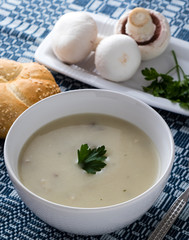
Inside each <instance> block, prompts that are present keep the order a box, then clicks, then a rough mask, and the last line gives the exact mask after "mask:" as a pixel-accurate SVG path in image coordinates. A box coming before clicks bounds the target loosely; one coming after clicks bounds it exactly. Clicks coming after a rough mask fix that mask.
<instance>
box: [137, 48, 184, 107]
mask: <svg viewBox="0 0 189 240" xmlns="http://www.w3.org/2000/svg"><path fill="white" fill-rule="evenodd" d="M172 55H173V58H174V62H175V66H174V67H173V68H171V69H170V70H169V71H168V72H167V73H165V74H163V73H158V72H157V71H156V70H155V69H154V68H145V69H143V70H142V74H143V75H144V76H145V79H146V80H147V81H152V82H151V84H150V85H149V86H147V87H143V90H144V91H145V92H148V93H150V94H153V95H154V96H156V97H163V98H167V99H169V100H171V101H172V102H175V103H179V105H180V107H182V108H185V109H189V75H186V74H185V72H184V71H183V69H182V67H181V66H180V65H179V63H178V60H177V57H176V54H175V52H174V51H172ZM175 70H176V73H177V78H178V79H177V80H175V79H174V78H173V77H172V76H171V75H170V73H171V72H173V71H175Z"/></svg>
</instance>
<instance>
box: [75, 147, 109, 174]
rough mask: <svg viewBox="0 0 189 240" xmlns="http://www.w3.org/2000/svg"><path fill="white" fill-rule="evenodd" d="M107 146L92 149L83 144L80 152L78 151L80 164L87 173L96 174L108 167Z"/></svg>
mask: <svg viewBox="0 0 189 240" xmlns="http://www.w3.org/2000/svg"><path fill="white" fill-rule="evenodd" d="M105 153H106V150H105V146H104V145H103V146H101V147H98V148H93V149H91V148H90V147H89V146H88V144H83V145H81V147H80V150H79V149H78V150H77V155H78V164H79V166H80V167H81V168H82V169H84V170H85V171H86V172H87V173H91V174H96V172H98V171H101V169H102V168H104V167H105V166H106V163H105V162H104V161H105V159H106V158H107V157H106V156H105Z"/></svg>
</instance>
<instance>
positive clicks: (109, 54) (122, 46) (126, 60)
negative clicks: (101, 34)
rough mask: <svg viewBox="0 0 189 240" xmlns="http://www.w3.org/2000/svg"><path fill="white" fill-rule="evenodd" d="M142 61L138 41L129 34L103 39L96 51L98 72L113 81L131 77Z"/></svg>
mask: <svg viewBox="0 0 189 240" xmlns="http://www.w3.org/2000/svg"><path fill="white" fill-rule="evenodd" d="M140 63H141V54H140V50H139V48H138V45H137V43H136V42H135V41H134V40H133V39H132V38H131V37H129V36H126V35H122V34H114V35H111V36H109V37H106V38H104V39H103V40H101V42H100V43H99V45H98V46H97V48H96V52H95V66H96V69H97V71H98V73H99V74H100V75H101V76H102V77H103V78H106V79H108V80H111V81H115V82H122V81H125V80H128V79H130V78H131V77H132V76H133V75H134V74H135V72H136V71H137V69H138V67H139V65H140Z"/></svg>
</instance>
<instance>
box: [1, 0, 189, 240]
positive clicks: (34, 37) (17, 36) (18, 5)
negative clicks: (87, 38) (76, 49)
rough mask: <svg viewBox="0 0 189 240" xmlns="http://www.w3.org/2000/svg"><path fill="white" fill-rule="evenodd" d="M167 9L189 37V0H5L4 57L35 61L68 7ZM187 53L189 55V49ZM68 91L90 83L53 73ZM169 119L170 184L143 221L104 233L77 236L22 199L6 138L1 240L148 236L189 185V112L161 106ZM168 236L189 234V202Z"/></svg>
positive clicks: (176, 32) (115, 13)
mask: <svg viewBox="0 0 189 240" xmlns="http://www.w3.org/2000/svg"><path fill="white" fill-rule="evenodd" d="M139 6H140V7H145V8H151V9H154V10H156V11H159V12H161V13H163V14H164V15H165V16H166V17H167V19H168V21H169V23H170V26H171V33H172V36H174V37H177V38H180V39H183V40H185V41H189V1H188V0H164V1H163V0H151V1H150V0H143V1H139V0H133V1H132V0H126V1H124V0H117V1H116V0H104V1H103V0H0V57H1V58H8V59H13V60H17V61H20V62H30V61H34V53H35V51H36V49H37V47H38V46H39V44H40V43H41V41H42V40H43V39H44V38H45V37H46V36H47V34H48V33H49V32H50V31H51V30H52V27H53V25H54V24H55V22H56V21H57V19H58V18H59V17H60V16H61V15H62V14H64V13H66V12H68V11H88V12H93V13H98V14H104V15H107V16H109V17H111V18H114V19H118V18H119V17H120V16H121V14H122V13H123V12H124V11H125V10H127V9H132V8H134V7H139ZM186 54H189V52H188V53H186ZM53 75H54V76H55V79H56V81H57V83H58V84H59V85H60V87H61V89H62V91H68V90H71V89H80V88H90V87H91V86H88V85H86V84H84V83H81V82H79V81H76V80H74V79H71V78H69V77H67V76H64V75H61V74H58V73H55V72H53ZM156 111H157V112H159V114H160V115H161V116H162V117H163V118H164V119H165V121H166V122H167V123H168V125H169V127H170V129H171V131H172V134H173V137H174V141H175V149H176V154H175V161H174V166H173V169H172V172H171V175H170V177H169V180H168V183H167V185H166V187H165V189H164V191H163V192H162V193H161V195H160V197H159V198H158V200H157V201H156V202H155V204H154V205H153V206H152V207H151V208H150V209H149V211H148V212H147V213H146V214H144V215H143V216H142V217H141V218H140V219H139V220H137V221H136V222H134V223H133V224H131V225H130V226H127V227H125V228H123V229H121V230H119V231H116V232H113V233H111V234H106V235H103V236H87V237H84V236H77V235H73V234H69V233H66V232H60V231H58V230H56V229H55V228H52V227H50V226H49V225H47V224H46V223H44V222H43V221H41V220H40V219H39V218H37V217H36V216H35V215H34V214H33V213H32V212H31V211H30V210H29V209H28V208H27V207H26V206H25V204H24V203H23V202H22V201H21V199H20V197H19V196H18V195H17V192H16V191H15V189H14V187H13V185H12V183H11V181H10V179H9V176H8V174H7V171H6V168H5V164H4V157H3V147H4V141H3V140H0V240H5V239H6V240H11V239H14V240H18V239H19V240H22V239H23V240H31V239H36V240H41V239H51V240H54V239H78V240H79V239H86V240H87V239H88V240H89V239H91V240H97V239H101V240H106V239H107V240H109V239H129V240H135V239H147V237H148V236H149V234H150V232H151V231H152V230H153V229H154V227H155V226H156V224H157V223H158V222H159V221H160V220H161V218H162V217H163V215H164V214H165V212H166V211H167V210H168V208H169V207H170V205H171V204H172V203H173V201H174V200H175V199H176V198H177V197H178V196H179V195H180V194H181V193H182V192H183V191H184V189H185V188H186V187H187V185H188V184H189V170H188V164H189V117H187V116H182V115H179V114H175V113H171V112H167V111H164V110H161V109H156ZM165 239H167V240H173V239H178V240H188V239H189V203H188V204H187V206H186V207H185V209H184V210H183V211H182V213H181V214H180V216H179V218H178V219H177V220H176V222H175V223H174V225H173V226H172V228H171V229H170V231H169V232H168V234H167V236H166V237H165Z"/></svg>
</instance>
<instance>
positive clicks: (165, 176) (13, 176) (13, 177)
mask: <svg viewBox="0 0 189 240" xmlns="http://www.w3.org/2000/svg"><path fill="white" fill-rule="evenodd" d="M82 92H83V93H85V92H106V93H107V92H108V93H109V94H118V95H122V96H123V97H124V96H126V97H127V98H130V99H131V100H132V101H135V102H137V103H139V104H141V105H142V106H143V107H145V108H147V109H148V110H149V111H151V112H152V113H153V114H155V115H156V117H158V119H159V120H160V121H162V123H163V124H164V126H165V127H166V129H167V133H168V139H169V141H170V146H171V150H170V152H171V154H170V157H169V159H170V160H169V164H167V166H166V169H165V171H164V174H163V175H162V176H161V177H159V178H158V179H157V180H156V182H155V183H154V184H153V185H152V186H150V187H149V188H148V189H147V190H146V191H144V192H142V193H141V194H139V195H137V196H136V197H134V198H132V199H130V200H127V201H124V202H120V203H116V204H112V205H107V206H102V207H74V206H69V205H64V204H59V203H56V202H53V201H50V200H47V199H45V198H43V197H41V196H39V195H37V194H36V193H34V192H32V191H31V190H29V189H28V188H27V187H26V186H25V185H24V184H23V183H22V182H21V180H20V179H19V177H17V176H16V174H15V173H14V171H13V169H12V167H11V165H10V162H9V161H8V152H7V146H8V144H9V143H8V141H9V136H11V134H12V129H14V127H15V125H17V122H19V121H20V119H22V117H23V116H25V115H26V114H28V112H30V110H31V109H33V108H35V107H36V106H38V105H41V104H43V102H46V101H51V99H53V98H57V96H59V95H65V94H75V93H76V94H77V93H82ZM174 156H175V148H174V139H173V136H172V134H171V130H170V128H169V126H168V124H167V123H166V122H165V120H164V119H163V117H162V116H161V115H160V114H159V113H158V112H157V111H155V110H154V109H153V108H152V107H151V106H149V105H148V104H146V103H144V102H143V101H141V100H139V99H137V98H135V97H132V96H129V95H128V94H126V93H119V92H117V91H112V90H106V89H79V90H78V89H76V90H70V91H66V92H61V93H58V94H55V95H52V96H49V97H47V98H45V99H42V100H40V101H39V102H37V103H35V104H33V105H32V106H30V107H29V108H28V109H26V110H25V111H24V112H23V113H21V115H20V116H19V117H18V118H17V119H16V120H15V121H14V123H13V124H12V126H11V128H10V129H9V131H8V133H7V136H6V138H5V144H4V161H5V165H6V168H7V171H8V174H9V177H10V179H11V181H12V180H13V181H12V182H15V183H16V184H17V185H18V186H19V187H21V188H23V189H24V190H25V191H26V192H27V193H28V194H29V195H31V196H33V197H35V198H36V199H38V200H40V201H44V202H45V203H47V204H50V205H51V206H55V207H58V208H65V209H70V210H80V211H81V210H82V211H102V210H109V209H110V208H111V209H112V208H117V207H123V206H124V205H130V204H132V203H133V202H135V201H140V199H141V198H144V197H145V196H146V195H148V194H150V192H152V191H153V189H155V188H157V187H158V185H159V184H161V183H163V182H164V180H165V179H166V181H167V179H168V176H169V174H170V172H171V169H172V166H173V161H174ZM13 185H14V184H13ZM162 190H163V189H162Z"/></svg>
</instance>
